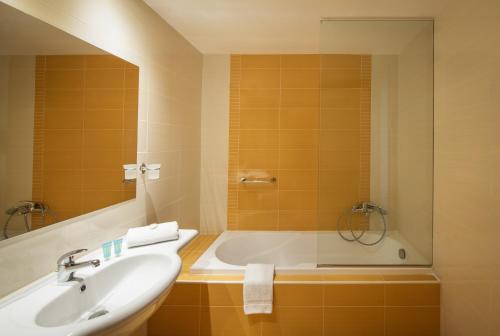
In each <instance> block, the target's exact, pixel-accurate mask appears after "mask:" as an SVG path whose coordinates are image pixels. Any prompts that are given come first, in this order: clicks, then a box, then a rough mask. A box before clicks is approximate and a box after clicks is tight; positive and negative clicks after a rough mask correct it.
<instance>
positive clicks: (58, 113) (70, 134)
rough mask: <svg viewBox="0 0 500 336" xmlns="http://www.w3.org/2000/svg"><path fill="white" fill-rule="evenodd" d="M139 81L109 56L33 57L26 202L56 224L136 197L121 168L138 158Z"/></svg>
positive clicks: (135, 73)
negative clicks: (41, 207)
mask: <svg viewBox="0 0 500 336" xmlns="http://www.w3.org/2000/svg"><path fill="white" fill-rule="evenodd" d="M138 76H139V69H138V68H137V67H136V66H134V65H131V64H129V63H127V62H125V61H123V60H121V59H119V58H117V57H115V56H111V55H57V56H38V57H37V63H36V83H35V93H36V96H35V131H34V154H33V171H34V173H33V188H32V189H33V198H34V199H36V200H41V201H43V202H45V203H47V204H48V205H49V207H50V208H51V209H53V210H54V211H55V213H57V215H58V216H57V217H58V218H57V219H58V220H59V221H61V220H64V219H67V218H70V217H75V216H78V215H81V214H83V213H86V212H89V211H94V210H96V209H100V208H103V207H106V206H109V205H112V204H115V203H118V202H122V201H124V200H127V199H130V198H131V197H133V195H135V183H132V184H130V185H124V184H123V183H122V178H123V171H122V167H121V166H122V165H123V164H125V163H133V162H135V160H136V155H137V154H136V153H137V144H136V142H137V140H136V139H137V130H136V128H137V108H138V105H137V89H138V78H139V77H138ZM56 176H57V178H55V177H56ZM45 224H49V223H45ZM41 225H43V222H42V221H41V218H40V217H36V218H35V220H34V222H33V226H34V227H40V226H41Z"/></svg>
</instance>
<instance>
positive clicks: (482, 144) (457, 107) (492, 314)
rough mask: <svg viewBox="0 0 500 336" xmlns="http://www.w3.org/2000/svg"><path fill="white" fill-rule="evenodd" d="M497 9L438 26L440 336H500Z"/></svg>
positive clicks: (456, 16) (488, 0)
mask: <svg viewBox="0 0 500 336" xmlns="http://www.w3.org/2000/svg"><path fill="white" fill-rule="evenodd" d="M499 22H500V2H498V1H492V0H485V1H481V2H480V3H478V2H475V1H459V2H458V3H457V2H450V3H449V6H447V7H446V9H445V10H444V11H443V12H442V13H441V14H440V15H438V17H437V20H436V41H435V42H436V49H435V53H436V55H435V61H436V63H435V74H436V75H435V87H436V89H435V127H436V128H435V136H436V142H435V168H434V174H435V178H434V180H435V191H434V192H435V194H434V195H435V201H434V225H435V228H434V248H435V252H434V265H435V268H436V270H437V272H438V274H439V276H440V277H441V279H442V282H443V291H442V303H443V306H442V325H443V333H442V334H443V335H445V336H466V335H476V336H486V335H489V336H492V335H495V336H496V335H499V333H500V318H499V316H500V263H499V254H498V251H499V241H498V237H500V225H499V223H500V207H499V204H500V146H499V144H500V132H499V126H500V99H499V97H500V95H499V94H498V93H499V92H500V82H499V81H498V77H499V76H500V57H499V55H500V40H499V34H498V32H499V29H500V28H499Z"/></svg>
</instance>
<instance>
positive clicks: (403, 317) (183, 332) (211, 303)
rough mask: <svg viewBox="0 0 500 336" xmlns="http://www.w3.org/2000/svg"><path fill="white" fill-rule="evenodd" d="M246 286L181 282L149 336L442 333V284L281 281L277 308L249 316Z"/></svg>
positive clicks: (419, 335) (153, 319) (407, 335)
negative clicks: (245, 293) (244, 303)
mask: <svg viewBox="0 0 500 336" xmlns="http://www.w3.org/2000/svg"><path fill="white" fill-rule="evenodd" d="M242 293H243V285H242V284H241V283H239V284H238V283H232V284H222V283H176V284H175V286H174V288H173V290H172V292H171V293H170V294H169V296H168V297H167V299H166V301H165V302H164V303H163V305H162V306H161V307H160V308H159V309H158V311H157V312H156V313H155V314H154V315H153V316H152V317H151V319H150V320H149V321H148V335H149V336H163V335H175V336H198V335H200V336H219V335H231V336H237V335H247V336H248V335H255V336H279V335H286V336H326V335H335V336H336V335H339V336H384V335H385V336H403V335H404V336H424V335H425V336H438V335H439V284H437V283H428V284H425V283H424V284H415V283H414V284H401V283H399V284H390V283H388V284H373V283H372V284H370V283H365V284H321V283H318V284H300V283H290V284H275V285H274V299H273V300H274V302H273V304H274V305H273V313H272V314H270V315H263V314H261V315H245V314H244V313H243V295H242Z"/></svg>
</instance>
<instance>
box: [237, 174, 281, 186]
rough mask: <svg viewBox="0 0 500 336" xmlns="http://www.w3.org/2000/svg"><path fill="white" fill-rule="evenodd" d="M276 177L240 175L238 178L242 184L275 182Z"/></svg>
mask: <svg viewBox="0 0 500 336" xmlns="http://www.w3.org/2000/svg"><path fill="white" fill-rule="evenodd" d="M276 181H277V178H276V177H274V176H273V177H270V178H248V177H242V178H240V183H243V184H271V183H276Z"/></svg>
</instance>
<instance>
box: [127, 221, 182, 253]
mask: <svg viewBox="0 0 500 336" xmlns="http://www.w3.org/2000/svg"><path fill="white" fill-rule="evenodd" d="M176 239H179V225H177V222H167V223H162V224H151V225H146V226H140V227H134V228H130V229H128V232H127V246H128V247H134V246H141V245H149V244H154V243H159V242H162V241H167V240H176Z"/></svg>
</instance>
